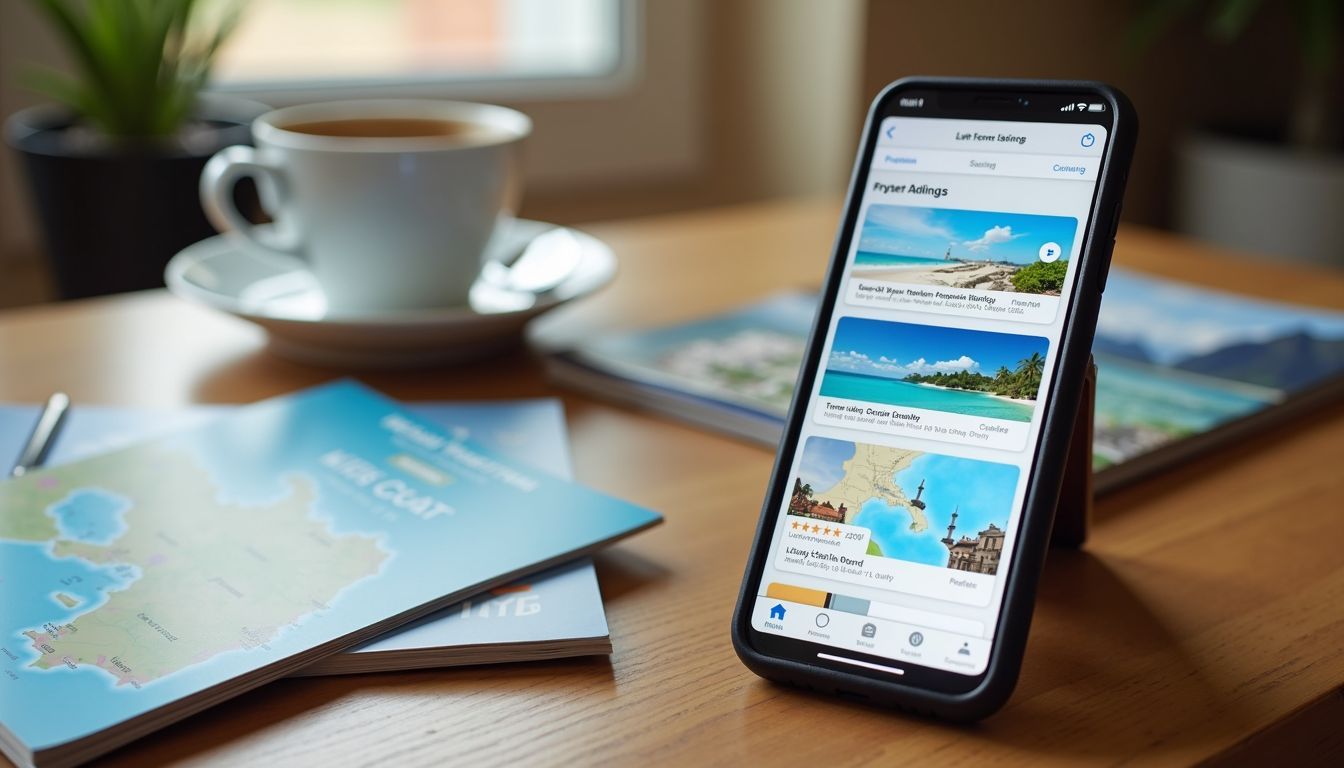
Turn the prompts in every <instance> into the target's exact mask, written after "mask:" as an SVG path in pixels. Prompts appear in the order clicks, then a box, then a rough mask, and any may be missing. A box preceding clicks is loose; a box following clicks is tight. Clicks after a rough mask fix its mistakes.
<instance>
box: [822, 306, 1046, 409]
mask: <svg viewBox="0 0 1344 768" xmlns="http://www.w3.org/2000/svg"><path fill="white" fill-rule="evenodd" d="M1048 347H1049V342H1048V341H1047V340H1046V339H1044V338H1041V337H1039V336H1017V335H1014V334H1009V333H992V332H989V331H971V330H967V329H964V328H943V327H939V326H933V325H912V324H909V323H889V322H884V321H881V320H869V319H866V318H858V317H842V318H840V322H839V324H838V325H837V326H836V330H835V341H834V343H832V345H831V355H830V358H829V359H828V360H827V362H826V373H825V375H824V377H823V378H822V381H821V394H822V395H824V396H828V397H842V398H845V399H848V400H863V401H867V402H873V403H883V404H885V405H898V406H907V407H911V408H926V409H928V410H933V411H946V412H948V413H960V414H963V415H966V416H979V417H986V418H995V419H1007V420H1009V421H1031V415H1032V412H1033V410H1034V409H1035V406H1036V396H1037V393H1038V392H1039V391H1040V388H1041V375H1042V373H1043V372H1044V371H1045V353H1046V350H1047V349H1048Z"/></svg>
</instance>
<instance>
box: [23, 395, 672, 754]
mask: <svg viewBox="0 0 1344 768" xmlns="http://www.w3.org/2000/svg"><path fill="white" fill-rule="evenodd" d="M0 509H3V510H4V511H5V514H4V515H3V516H0V638H3V642H4V643H5V645H4V652H3V654H0V675H3V677H0V683H3V684H4V686H5V695H4V696H3V697H0V748H3V751H4V752H5V754H6V755H7V756H9V757H10V758H11V759H13V760H14V761H15V762H18V763H21V764H39V765H48V764H51V765H70V764H75V763H79V762H84V761H86V760H89V759H91V758H93V757H95V756H97V755H99V754H102V753H103V752H106V751H107V750H110V749H112V748H114V747H116V746H119V745H121V744H124V743H126V742H128V741H130V740H132V739H134V738H136V737H137V736H140V735H143V734H145V733H148V732H150V731H152V730H155V729H157V728H161V727H163V726H165V725H167V724H169V723H172V722H175V721H177V720H180V719H182V718H184V717H186V716H188V715H190V714H192V713H194V712H198V711H200V710H202V709H205V708H207V707H209V706H212V705H213V704H215V703H218V702H220V701H223V700H225V699H228V698H231V697H233V696H236V695H238V694H240V693H242V692H244V691H247V690H251V689H253V688H256V687H257V686H260V685H263V684H265V683H267V682H269V681H271V680H275V679H277V678H279V677H283V676H285V675H288V674H292V673H294V672H296V671H297V670H299V669H301V668H302V667H304V666H307V665H308V664H311V663H313V662H314V661H317V660H318V659H320V658H322V657H324V656H327V655H330V654H333V653H336V652H337V651H340V650H342V649H344V648H349V647H354V646H356V645H359V644H360V643H364V642H367V641H369V640H372V639H373V638H375V637H378V636H379V635H382V634H385V633H386V632H388V631H389V630H391V629H394V628H395V627H398V626H401V625H403V624H406V623H407V622H410V621H414V620H416V619H419V618H421V617H423V616H427V615H429V614H430V613H432V612H434V611H437V610H442V609H444V608H446V607H448V606H450V605H453V604H455V603H458V602H460V601H461V600H463V599H464V598H466V597H468V596H470V595H473V594H477V593H479V592H481V591H483V590H488V589H492V588H495V587H498V586H502V585H504V584H507V583H509V582H511V581H516V580H517V579H520V578H522V577H524V576H527V575H529V574H532V573H536V572H538V571H541V570H544V569H546V568H550V567H554V566H556V565H559V564H561V563H564V562H568V561H571V560H573V559H575V558H577V557H580V556H583V555H586V554H590V553H592V552H593V551H595V550H596V549H597V548H599V547H601V546H604V545H606V544H609V543H611V542H613V541H615V540H616V539H619V538H622V537H624V536H627V535H629V534H631V533H634V532H636V531H639V530H643V529H644V528H647V527H650V526H652V525H654V524H656V523H657V522H659V521H660V517H659V516H658V515H657V514H655V513H653V512H650V511H648V510H645V509H642V508H640V507H637V506H634V505H631V504H627V503H625V502H622V501H619V500H616V499H613V498H610V497H608V496H604V495H602V494H599V493H597V492H595V491H592V490H590V489H587V488H584V487H582V486H579V485H576V484H574V483H571V482H569V481H567V480H563V479H561V478H557V477H554V476H552V475H549V474H547V473H545V472H544V471H542V470H538V469H534V468H532V467H530V466H528V465H526V464H521V463H518V462H516V461H514V460H512V459H509V458H507V457H504V456H501V455H499V454H496V453H494V452H492V451H490V450H489V449H487V448H485V447H483V446H481V445H479V444H477V443H476V442H474V441H471V440H464V439H459V438H457V437H455V436H452V435H450V434H448V433H446V432H445V431H444V430H442V429H440V428H439V427H437V426H435V425H434V424H432V423H431V422H429V421H428V420H425V419H422V418H421V417H418V416H416V415H414V414H412V413H410V412H409V411H407V410H405V409H404V408H402V407H401V406H400V405H398V404H397V403H395V402H393V401H391V400H388V399H386V398H384V397H382V396H380V395H378V394H376V393H374V392H372V391H371V390H369V389H366V388H364V387H362V386H360V385H358V384H355V383H353V382H337V383H334V384H328V385H325V386H321V387H316V388H313V389H310V390H306V391H303V392H300V393H297V394H294V395H289V396H286V397H280V398H275V399H272V400H267V401H264V402H260V403H257V404H254V405H250V406H247V407H244V408H240V409H238V410H237V411H236V412H234V413H231V414H228V415H226V416H223V417H221V418H218V419H213V420H210V421H208V422H207V423H205V424H202V425H200V426H197V427H194V428H191V429H188V430H185V431H179V432H173V433H172V434H169V435H166V436H163V437H159V438H156V439H153V440H148V441H145V442H140V443H136V444H134V445H131V446H128V447H125V448H121V449H119V450H114V451H110V452H106V453H101V454H98V455H97V456H93V457H89V458H85V459H82V460H79V461H74V462H71V463H68V464H63V465H60V466H56V467H51V468H45V469H39V470H35V471H32V472H29V473H28V474H26V475H24V476H23V477H20V478H16V479H11V480H7V481H5V482H3V483H0ZM15 638H18V640H19V641H20V642H16V641H15Z"/></svg>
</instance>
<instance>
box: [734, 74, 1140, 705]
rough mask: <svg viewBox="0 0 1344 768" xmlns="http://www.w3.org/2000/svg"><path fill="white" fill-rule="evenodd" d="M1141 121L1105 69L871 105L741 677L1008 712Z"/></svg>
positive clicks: (774, 489) (747, 590) (753, 583)
mask: <svg viewBox="0 0 1344 768" xmlns="http://www.w3.org/2000/svg"><path fill="white" fill-rule="evenodd" d="M1137 129H1138V126H1137V117H1136V115H1135V113H1134V109H1133V107H1132V106H1131V105H1130V103H1129V100H1128V99H1126V98H1125V97H1124V95H1123V94H1121V93H1120V92H1119V91H1117V90H1116V89H1114V88H1111V87H1108V86H1106V85H1103V84H1101V83H1095V82H1065V81H1043V80H972V79H960V78H954V79H948V78H907V79H903V80H899V81H897V82H895V83H892V84H891V85H890V86H888V87H887V88H886V89H885V90H883V91H882V93H881V94H880V95H879V96H878V97H877V99H876V100H875V101H874V102H873V106H872V108H871V110H870V112H869V115H868V119H867V123H866V127H865V130H864V134H863V138H862V141H861V144H860V146H859V152H858V159H857V162H856V164H855V167H854V173H853V176H852V178H851V181H850V186H849V193H848V198H847V202H846V206H845V212H844V215H843V218H842V220H841V224H840V231H839V234H838V236H837V238H836V241H835V248H834V252H833V255H832V257H831V262H830V268H829V270H828V272H827V276H826V280H825V284H824V287H823V291H822V295H821V301H820V307H819V310H818V314H817V317H816V320H815V323H814V325H813V328H812V332H811V336H810V339H809V341H808V344H807V351H806V354H805V356H804V361H803V367H802V370H801V372H800V374H799V378H798V383H797V387H796V389H795V392H794V397H793V404H792V406H791V407H790V409H789V416H788V419H787V421H786V426H785V431H784V436H783V438H782V440H781V442H780V446H779V450H778V455H777V458H776V461H775V466H774V471H773V474H772V477H771V480H770V485H769V488H768V491H767V494H766V498H765V502H764V506H763V508H762V511H761V518H760V524H759V526H758V528H757V531H756V538H755V541H754V543H753V546H752V552H751V557H750V560H749V562H748V564H747V570H746V575H745V577H744V579H743V584H742V591H741V594H740V595H739V598H738V603H737V609H736V611H735V613H734V617H733V627H732V637H733V645H734V647H735V648H736V650H737V653H738V655H739V656H740V657H741V658H742V660H743V661H744V662H745V663H746V665H747V666H748V667H749V668H751V669H752V670H753V671H754V672H756V673H757V674H760V675H762V676H764V677H767V678H770V679H773V680H776V681H780V682H785V683H792V684H797V685H801V686H804V687H807V688H811V689H814V690H818V691H822V692H826V693H833V694H839V695H842V696H845V697H847V698H851V699H861V700H866V701H871V702H874V703H878V704H887V705H895V706H899V707H903V708H907V709H910V710H914V711H918V712H923V713H930V714H935V715H939V716H942V717H946V718H950V719H956V720H974V719H979V718H983V717H985V716H988V715H989V714H992V713H993V712H994V711H996V710H997V709H998V708H999V707H1001V706H1002V705H1003V703H1004V702H1005V701H1007V699H1008V697H1009V695H1010V694H1011V693H1012V689H1013V686H1014V685H1015V684H1016V682H1017V676H1018V670H1019V668H1020V665H1021V661H1022V655H1023V652H1024V649H1025V645H1026V638H1027V630H1028V628H1029V626H1030V623H1031V615H1032V607H1033V603H1034V601H1035V596H1036V585H1037V581H1038V579H1039V578H1040V574H1041V569H1042V566H1043V564H1044V560H1045V554H1046V548H1047V545H1048V541H1049V537H1050V531H1051V525H1052V523H1053V520H1054V512H1055V504H1056V501H1057V499H1058V496H1059V489H1060V483H1061V479H1062V474H1063V472H1062V470H1063V466H1064V463H1065V454H1066V451H1067V449H1068V443H1069V438H1070V435H1071V433H1072V431H1073V425H1074V418H1075V415H1076V413H1077V410H1078V404H1079V397H1080V396H1081V387H1082V383H1083V379H1084V374H1085V370H1086V366H1087V364H1088V357H1089V353H1090V351H1091V347H1092V336H1093V332H1094V331H1095V327H1096V321H1097V310H1098V309H1099V307H1100V303H1101V296H1102V291H1103V289H1104V288H1105V285H1106V273H1107V269H1108V267H1109V266H1110V259H1111V249H1112V246H1113V244H1114V236H1115V230H1116V226H1117V223H1118V220H1119V215H1120V204H1121V199H1122V197H1123V194H1124V187H1125V179H1126V175H1127V173H1128V168H1129V163H1130V157H1131V156H1132V154H1133V151H1134V144H1135V139H1136V135H1137Z"/></svg>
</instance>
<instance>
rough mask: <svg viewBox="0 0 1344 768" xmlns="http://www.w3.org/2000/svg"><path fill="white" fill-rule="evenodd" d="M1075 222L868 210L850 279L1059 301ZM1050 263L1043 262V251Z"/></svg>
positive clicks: (910, 209)
mask: <svg viewBox="0 0 1344 768" xmlns="http://www.w3.org/2000/svg"><path fill="white" fill-rule="evenodd" d="M1077 227H1078V221H1077V220H1076V219H1074V218H1071V217H1067V216H1039V215H1034V214H1023V213H994V212H986V211H963V210H958V209H952V208H947V209H941V208H916V207H908V206H900V205H873V206H870V207H869V208H868V212H867V215H866V216H865V218H864V222H863V229H862V230H861V232H860V235H859V247H858V252H857V253H856V254H855V257H854V267H853V269H852V271H851V274H852V275H853V276H854V277H863V278H869V279H874V280H886V281H891V282H900V283H915V284H919V285H935V286H947V287H953V288H972V289H976V290H986V291H1008V292H1016V293H1035V294H1042V295H1049V296H1058V295H1059V293H1060V291H1061V290H1062V288H1063V285H1064V277H1065V275H1066V274H1067V272H1068V256H1069V254H1070V253H1071V252H1072V249H1073V239H1074V233H1075V231H1076V229H1077ZM1047 253H1048V254H1050V260H1048V261H1046V260H1043V256H1044V254H1047Z"/></svg>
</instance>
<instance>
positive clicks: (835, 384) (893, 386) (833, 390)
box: [821, 371, 1032, 421]
mask: <svg viewBox="0 0 1344 768" xmlns="http://www.w3.org/2000/svg"><path fill="white" fill-rule="evenodd" d="M821 394H823V395H825V396H827V397H843V398H845V399H847V400H866V401H868V402H870V403H883V404H885V405H904V406H907V407H910V408H926V409H928V410H931V411H946V412H948V413H960V414H964V415H966V416H983V417H985V418H992V419H1008V420H1010V421H1031V411H1032V406H1030V405H1027V404H1025V403H1015V402H1012V401H1011V400H1005V399H1003V398H1000V397H994V396H993V395H987V394H985V393H983V392H967V391H966V390H961V389H940V388H938V387H926V386H922V385H920V384H912V383H910V382H907V381H897V380H896V379H886V378H882V377H880V376H865V375H863V374H861V373H841V372H839V371H827V372H826V375H825V377H824V378H823V379H822V380H821Z"/></svg>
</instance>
